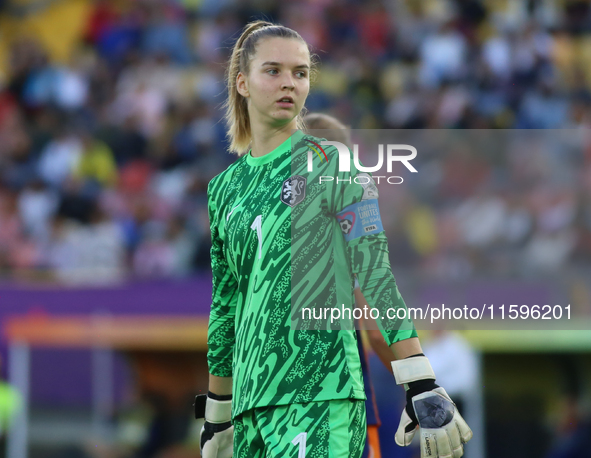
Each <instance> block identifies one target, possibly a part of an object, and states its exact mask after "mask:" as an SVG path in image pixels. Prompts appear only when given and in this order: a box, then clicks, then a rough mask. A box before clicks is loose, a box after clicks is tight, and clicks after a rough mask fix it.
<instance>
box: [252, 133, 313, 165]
mask: <svg viewBox="0 0 591 458" xmlns="http://www.w3.org/2000/svg"><path fill="white" fill-rule="evenodd" d="M303 136H304V133H303V132H302V131H301V130H297V131H295V133H293V134H292V135H291V137H289V138H288V139H287V140H285V141H284V142H283V143H282V144H281V145H279V146H278V147H277V148H275V149H274V150H273V151H271V152H270V153H267V154H265V155H264V156H259V157H252V156H251V155H250V153H251V151H252V150H249V151H248V154H247V155H246V163H247V164H248V165H251V166H255V167H256V166H259V165H264V164H268V163H269V162H272V161H274V160H275V159H277V158H278V157H280V156H283V154H285V153H286V152H288V151H291V146H292V143H295V142H297V141H299V140H300V139H301V138H302V137H303Z"/></svg>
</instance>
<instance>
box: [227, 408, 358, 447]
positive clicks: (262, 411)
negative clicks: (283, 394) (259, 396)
mask: <svg viewBox="0 0 591 458" xmlns="http://www.w3.org/2000/svg"><path fill="white" fill-rule="evenodd" d="M366 435H367V425H366V418H365V401H363V400H357V399H338V400H335V401H319V402H308V403H305V404H289V405H283V406H270V407H258V408H255V409H251V410H248V411H246V412H244V413H242V414H241V415H238V416H237V417H236V418H235V419H234V455H233V458H360V457H361V454H362V453H363V447H364V446H365V439H366Z"/></svg>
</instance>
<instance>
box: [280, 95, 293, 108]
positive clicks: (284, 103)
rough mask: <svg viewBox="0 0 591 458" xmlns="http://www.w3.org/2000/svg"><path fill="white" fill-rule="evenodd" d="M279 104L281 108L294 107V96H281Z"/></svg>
mask: <svg viewBox="0 0 591 458" xmlns="http://www.w3.org/2000/svg"><path fill="white" fill-rule="evenodd" d="M277 105H279V106H280V107H281V108H292V107H293V105H294V104H293V98H292V97H289V96H285V97H281V98H280V99H279V100H277Z"/></svg>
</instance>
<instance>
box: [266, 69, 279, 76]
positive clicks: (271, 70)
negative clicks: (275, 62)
mask: <svg viewBox="0 0 591 458" xmlns="http://www.w3.org/2000/svg"><path fill="white" fill-rule="evenodd" d="M271 72H275V73H271ZM267 73H269V74H270V75H276V74H277V73H278V72H277V69H276V68H270V69H268V70H267Z"/></svg>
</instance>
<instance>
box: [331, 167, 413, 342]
mask: <svg viewBox="0 0 591 458" xmlns="http://www.w3.org/2000/svg"><path fill="white" fill-rule="evenodd" d="M337 176H338V177H339V181H340V183H341V184H336V185H334V186H331V188H332V189H331V192H330V193H329V199H328V200H329V208H330V210H331V211H332V212H333V213H334V214H335V215H336V217H337V220H338V221H339V224H340V226H341V230H342V232H343V236H344V238H345V243H346V247H347V248H346V249H347V255H348V259H349V262H350V266H351V271H352V273H354V274H356V275H357V278H358V281H359V285H360V288H361V291H362V292H363V295H364V296H365V298H366V299H367V300H368V302H369V303H368V305H369V306H370V307H371V308H375V309H377V310H378V311H379V314H380V315H379V316H380V317H383V319H378V320H376V321H377V324H378V327H379V328H380V331H381V332H382V335H383V336H384V339H385V340H386V342H387V344H388V345H391V344H392V343H394V342H398V341H400V340H404V339H408V338H411V337H416V336H417V333H416V330H415V328H414V324H413V322H412V320H411V319H410V318H409V317H408V314H407V313H405V316H406V318H404V319H396V318H394V319H389V318H388V316H393V313H395V312H396V311H397V310H399V309H400V308H404V309H406V310H407V307H406V304H405V303H404V300H403V299H402V296H401V294H400V291H399V290H398V286H397V284H396V280H395V278H394V275H393V273H392V269H391V267H390V260H389V254H388V240H387V238H386V235H385V232H384V230H383V227H382V222H381V219H380V213H379V206H378V189H377V187H376V186H375V183H374V181H373V179H372V178H371V177H370V175H369V174H367V173H358V172H357V170H356V169H355V168H354V167H351V172H350V173H349V172H346V173H343V172H338V175H337ZM349 180H350V181H349ZM335 183H336V180H335ZM389 310H390V315H388V311H389ZM400 316H402V313H401V314H400Z"/></svg>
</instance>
